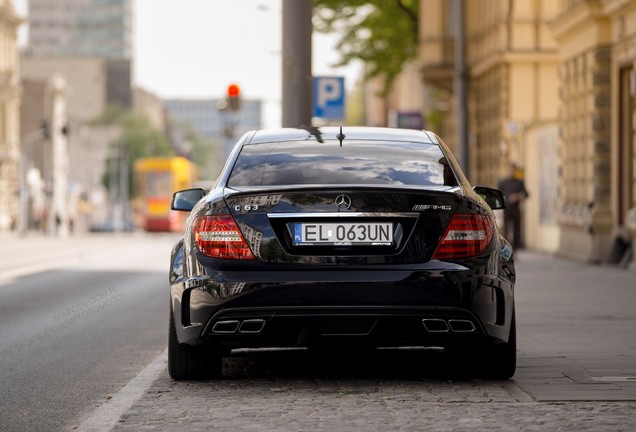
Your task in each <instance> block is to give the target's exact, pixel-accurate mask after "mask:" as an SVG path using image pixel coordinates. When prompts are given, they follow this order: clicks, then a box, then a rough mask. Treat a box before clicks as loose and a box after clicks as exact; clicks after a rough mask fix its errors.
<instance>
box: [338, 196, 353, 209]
mask: <svg viewBox="0 0 636 432" xmlns="http://www.w3.org/2000/svg"><path fill="white" fill-rule="evenodd" d="M335 202H336V205H337V206H338V210H348V209H349V207H351V198H349V197H348V196H347V195H338V196H337V197H336V201H335Z"/></svg>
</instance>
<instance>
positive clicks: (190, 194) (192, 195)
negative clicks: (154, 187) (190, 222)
mask: <svg viewBox="0 0 636 432" xmlns="http://www.w3.org/2000/svg"><path fill="white" fill-rule="evenodd" d="M204 196H205V190H203V189H202V188H194V189H185V190H181V191H178V192H175V193H174V194H173V195H172V203H171V204H170V208H171V209H172V210H178V211H192V209H193V208H194V206H195V205H196V204H197V203H198V202H199V201H201V198H203V197H204Z"/></svg>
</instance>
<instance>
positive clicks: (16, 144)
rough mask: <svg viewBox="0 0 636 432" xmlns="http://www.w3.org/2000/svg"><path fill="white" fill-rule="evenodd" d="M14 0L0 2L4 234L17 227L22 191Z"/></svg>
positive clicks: (0, 208)
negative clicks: (12, 0) (20, 193)
mask: <svg viewBox="0 0 636 432" xmlns="http://www.w3.org/2000/svg"><path fill="white" fill-rule="evenodd" d="M21 23H22V20H21V19H20V18H19V17H18V16H17V15H16V13H15V9H14V7H13V4H12V2H11V0H0V231H4V230H8V229H10V228H12V227H14V226H15V224H16V223H17V218H18V208H19V188H20V138H19V137H20V130H19V129H20V73H19V69H18V50H17V28H18V26H19V25H20V24H21Z"/></svg>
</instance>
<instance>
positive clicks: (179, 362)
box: [168, 310, 223, 380]
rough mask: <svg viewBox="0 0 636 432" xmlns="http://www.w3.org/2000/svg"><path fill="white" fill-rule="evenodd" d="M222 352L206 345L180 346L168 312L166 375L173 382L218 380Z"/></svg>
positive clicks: (171, 315) (171, 316) (172, 318)
mask: <svg viewBox="0 0 636 432" xmlns="http://www.w3.org/2000/svg"><path fill="white" fill-rule="evenodd" d="M222 363H223V352H222V351H221V350H220V349H215V348H214V347H210V346H207V345H197V346H191V345H187V344H180V343H179V340H178V339H177V330H176V327H175V323H174V316H173V314H172V310H170V332H169V334H168V373H169V374H170V377H171V378H173V379H175V380H209V379H213V378H220V377H221V371H222Z"/></svg>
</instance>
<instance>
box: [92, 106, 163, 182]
mask: <svg viewBox="0 0 636 432" xmlns="http://www.w3.org/2000/svg"><path fill="white" fill-rule="evenodd" d="M91 124H93V125H103V126H118V127H119V128H121V134H120V135H119V137H118V138H117V139H116V140H114V141H113V142H111V143H110V146H111V148H112V149H113V150H112V152H113V154H116V155H118V156H117V157H125V158H126V160H127V164H128V168H129V169H128V172H129V173H132V172H133V171H132V166H133V164H134V163H135V160H137V159H139V158H142V157H148V156H173V155H174V154H175V152H174V149H173V148H172V145H171V144H170V141H169V139H168V137H167V136H166V135H165V134H164V133H163V132H161V131H159V130H157V129H156V128H155V127H154V126H153V125H152V124H151V123H150V121H149V120H148V119H147V118H146V117H144V116H140V115H138V114H135V113H133V112H131V111H128V110H124V109H121V108H118V107H110V108H108V109H107V110H106V111H104V113H103V114H102V115H101V116H99V117H98V118H97V119H95V120H93V121H92V122H91ZM105 163H106V164H108V163H109V161H108V160H106V161H105ZM109 176H110V170H109V166H108V165H107V166H106V170H105V174H104V179H103V182H104V185H105V186H106V187H107V188H108V187H109V183H110V179H109ZM129 190H130V191H132V176H130V177H129Z"/></svg>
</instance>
